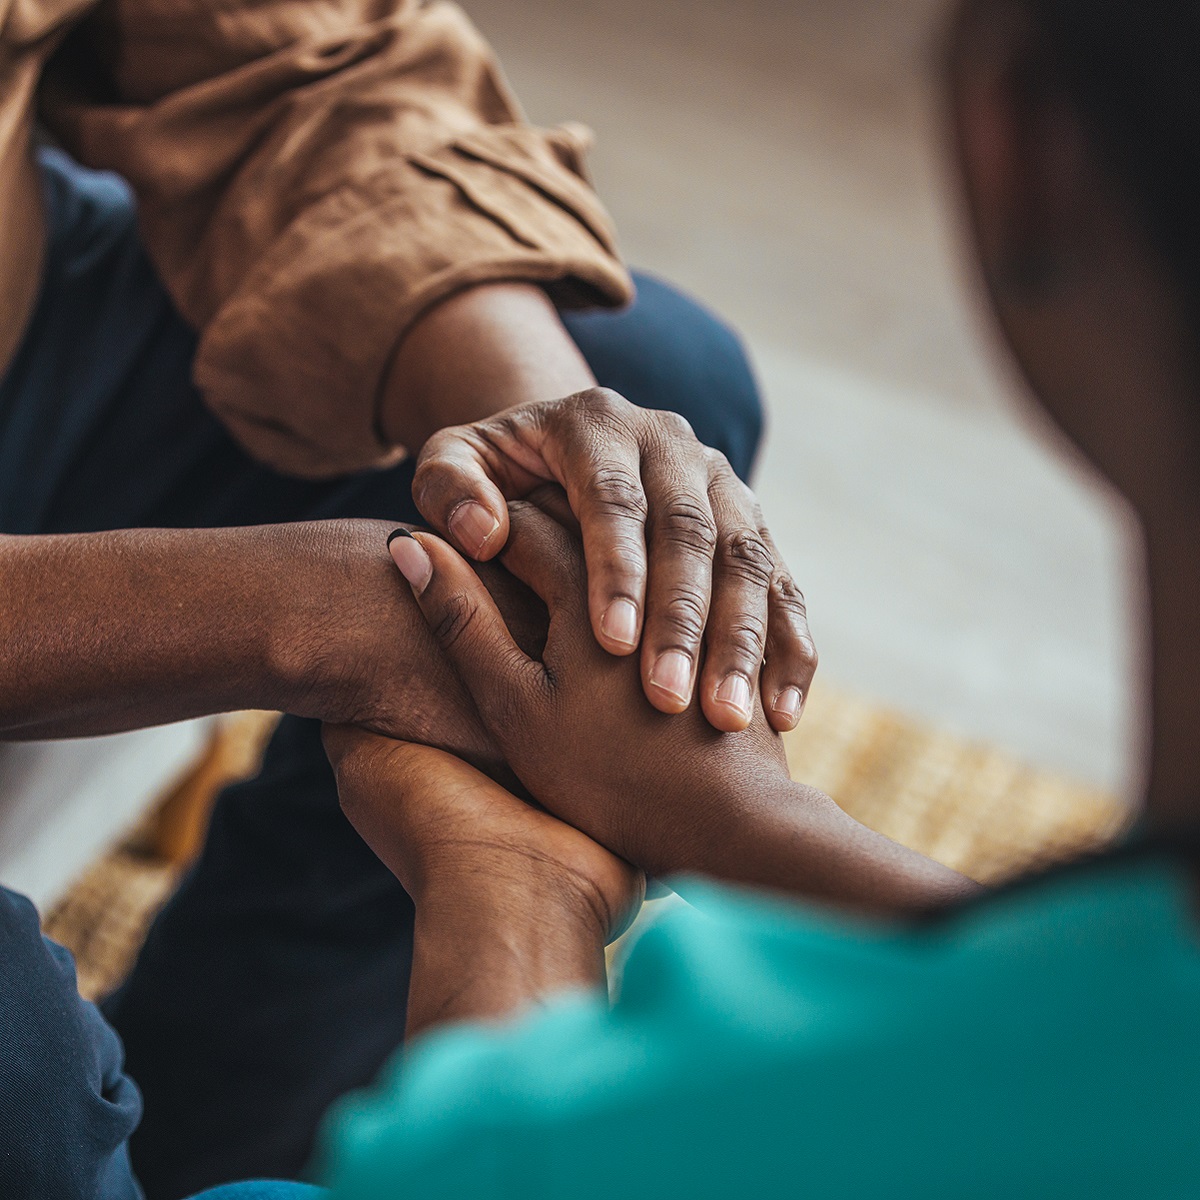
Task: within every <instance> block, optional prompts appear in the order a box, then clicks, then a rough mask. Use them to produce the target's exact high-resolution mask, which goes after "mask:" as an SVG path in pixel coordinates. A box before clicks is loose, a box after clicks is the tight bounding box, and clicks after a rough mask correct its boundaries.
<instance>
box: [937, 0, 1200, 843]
mask: <svg viewBox="0 0 1200 1200" xmlns="http://www.w3.org/2000/svg"><path fill="white" fill-rule="evenodd" d="M1198 59H1200V4H1197V3H1196V0H959V7H958V9H957V10H956V15H955V19H954V24H953V27H952V31H951V38H950V61H949V92H950V99H951V110H952V114H953V125H954V132H955V135H956V144H957V151H958V161H959V167H960V170H961V174H962V178H963V183H964V191H965V196H966V201H967V210H968V213H969V215H970V224H971V229H972V232H973V236H974V242H975V249H976V253H977V256H978V259H979V262H980V265H981V267H982V270H983V276H984V280H985V282H986V286H987V290H988V293H989V295H990V297H991V301H992V305H993V307H994V309H995V313H996V315H997V317H998V319H999V322H1000V325H1001V327H1002V329H1003V331H1004V334H1005V336H1006V338H1007V340H1008V342H1009V344H1010V346H1011V347H1012V350H1013V351H1014V353H1015V355H1016V358H1017V360H1018V362H1019V363H1020V365H1021V367H1022V369H1023V370H1024V373H1025V375H1026V377H1027V379H1028V381H1029V383H1030V385H1031V386H1032V389H1033V391H1034V392H1035V393H1036V394H1037V396H1038V398H1039V399H1040V400H1041V402H1042V404H1043V405H1044V407H1045V409H1046V410H1047V412H1048V413H1049V414H1050V416H1051V417H1052V418H1053V419H1054V420H1055V421H1057V422H1058V424H1059V425H1060V426H1061V428H1062V429H1063V430H1064V431H1065V432H1066V433H1067V435H1068V436H1069V437H1070V438H1071V439H1072V440H1073V441H1074V442H1075V443H1076V444H1077V445H1078V446H1079V447H1080V449H1082V450H1083V452H1084V453H1085V454H1086V455H1087V456H1088V457H1089V458H1090V459H1091V460H1092V462H1093V463H1094V464H1095V465H1096V466H1097V467H1098V468H1099V469H1100V470H1101V471H1102V472H1103V473H1104V474H1105V475H1107V476H1108V478H1109V479H1110V480H1111V481H1112V482H1113V483H1114V484H1115V485H1116V486H1117V487H1118V488H1119V489H1120V490H1121V491H1122V492H1123V493H1124V494H1125V496H1126V497H1127V498H1128V499H1129V501H1130V502H1131V503H1132V504H1133V506H1134V508H1135V509H1136V510H1137V513H1138V515H1139V517H1140V518H1141V523H1142V528H1143V531H1144V533H1145V541H1146V548H1147V551H1148V564H1149V583H1150V588H1149V593H1150V604H1151V616H1152V623H1151V624H1152V628H1151V652H1152V658H1151V667H1152V669H1151V673H1150V684H1151V689H1152V691H1151V701H1152V713H1153V716H1152V720H1151V726H1152V738H1151V745H1150V751H1151V753H1150V763H1149V768H1150V770H1149V775H1150V777H1149V781H1148V793H1147V804H1148V807H1149V811H1150V814H1151V816H1152V818H1153V820H1154V821H1156V822H1157V823H1160V824H1161V823H1171V822H1180V821H1186V822H1189V823H1194V822H1195V821H1196V820H1197V819H1200V807H1198V805H1200V736H1198V733H1197V729H1198V727H1200V689H1198V688H1197V686H1196V679H1197V676H1200V610H1198V606H1197V596H1200V220H1198V219H1197V215H1196V211H1195V210H1196V198H1197V193H1198V192H1200V89H1198V88H1197V87H1196V82H1195V81H1196V64H1197V60H1198ZM1132 686H1134V687H1136V686H1137V685H1136V683H1132Z"/></svg>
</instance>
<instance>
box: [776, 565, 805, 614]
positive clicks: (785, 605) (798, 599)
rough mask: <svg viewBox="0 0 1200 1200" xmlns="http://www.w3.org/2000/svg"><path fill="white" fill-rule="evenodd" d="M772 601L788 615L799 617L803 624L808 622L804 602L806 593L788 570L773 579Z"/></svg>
mask: <svg viewBox="0 0 1200 1200" xmlns="http://www.w3.org/2000/svg"><path fill="white" fill-rule="evenodd" d="M771 603H772V604H773V605H774V606H775V607H776V608H777V609H781V610H782V611H783V612H784V613H785V614H787V615H788V616H790V617H792V618H799V622H800V623H801V624H805V625H806V624H807V621H808V609H807V607H806V606H805V603H804V593H803V592H802V591H801V590H800V589H799V587H797V586H796V581H795V580H794V579H793V578H792V577H791V576H790V575H788V574H787V573H786V572H781V573H778V574H776V576H775V578H774V579H772V580H771Z"/></svg>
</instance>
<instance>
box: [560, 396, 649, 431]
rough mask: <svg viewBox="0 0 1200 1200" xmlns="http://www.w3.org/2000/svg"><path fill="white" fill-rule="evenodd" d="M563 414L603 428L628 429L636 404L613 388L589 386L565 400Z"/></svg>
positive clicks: (572, 420) (574, 421)
mask: <svg viewBox="0 0 1200 1200" xmlns="http://www.w3.org/2000/svg"><path fill="white" fill-rule="evenodd" d="M562 403H563V409H562V411H563V414H564V416H566V417H567V419H568V420H569V421H571V422H572V423H576V422H577V423H581V424H584V425H589V426H599V427H600V428H601V429H621V430H628V427H629V422H630V417H631V415H632V414H633V411H634V406H633V405H632V404H630V403H629V401H628V400H626V399H625V397H624V396H622V395H621V393H620V392H614V391H613V390H612V389H611V388H602V387H598V388H588V389H587V391H583V392H576V393H575V395H573V396H568V397H567V398H566V400H564V401H563V402H562Z"/></svg>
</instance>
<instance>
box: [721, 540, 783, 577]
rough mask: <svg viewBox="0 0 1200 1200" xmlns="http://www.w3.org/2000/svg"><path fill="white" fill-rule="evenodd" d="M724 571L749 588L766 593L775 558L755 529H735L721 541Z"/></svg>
mask: <svg viewBox="0 0 1200 1200" xmlns="http://www.w3.org/2000/svg"><path fill="white" fill-rule="evenodd" d="M721 560H722V565H723V566H724V567H725V569H726V570H727V571H728V572H729V573H730V574H732V575H733V576H735V577H736V578H738V579H741V580H743V581H744V582H745V583H748V584H749V585H750V586H752V587H754V588H757V589H759V590H760V591H764V592H765V591H767V590H768V589H769V588H770V586H771V580H772V579H773V578H774V575H775V556H774V555H773V554H772V553H771V549H770V547H769V546H768V545H767V543H766V542H765V541H764V540H763V537H762V534H760V533H759V532H758V530H757V529H749V528H747V529H737V530H733V531H732V532H730V533H727V534H726V535H725V536H724V537H723V538H722V540H721Z"/></svg>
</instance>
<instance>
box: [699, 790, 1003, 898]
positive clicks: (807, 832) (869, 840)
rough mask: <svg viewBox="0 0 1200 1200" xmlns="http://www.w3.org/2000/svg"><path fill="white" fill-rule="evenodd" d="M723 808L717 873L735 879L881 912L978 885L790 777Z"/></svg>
mask: <svg viewBox="0 0 1200 1200" xmlns="http://www.w3.org/2000/svg"><path fill="white" fill-rule="evenodd" d="M725 811H726V814H727V824H726V827H725V828H724V830H723V836H722V837H721V838H719V839H718V842H717V843H716V844H717V846H718V852H717V855H718V862H717V870H716V871H715V872H714V873H715V874H716V875H717V876H718V877H719V878H722V879H725V880H728V881H730V882H734V883H742V884H746V885H749V886H752V887H760V888H766V889H769V890H772V891H778V892H782V893H785V894H788V895H791V896H799V897H803V898H806V899H814V900H826V901H830V902H833V903H837V904H841V905H846V906H848V907H851V908H855V909H860V910H863V911H867V912H871V913H877V914H895V913H903V912H919V911H924V910H929V909H935V908H938V907H942V906H945V905H947V904H950V903H953V902H955V901H958V900H961V899H964V898H965V897H967V896H969V895H971V894H973V893H975V892H977V891H978V890H979V885H978V884H976V883H974V882H973V881H972V880H970V879H968V878H967V877H966V876H964V875H961V874H959V873H958V872H957V871H953V870H951V869H950V868H949V867H945V866H943V865H942V864H941V863H938V862H935V861H933V860H932V859H929V858H926V857H925V856H924V855H922V854H919V853H917V852H916V851H914V850H910V849H909V848H908V847H906V846H902V845H900V844H899V843H897V842H893V841H891V840H890V839H889V838H887V837H884V836H883V835H882V834H879V833H876V832H875V831H874V830H872V829H868V828H867V827H866V826H865V825H862V824H860V823H859V822H858V821H856V820H854V818H853V817H851V816H850V815H849V814H848V813H846V812H845V811H844V810H843V809H842V808H840V807H839V806H838V804H837V803H836V802H835V801H834V800H833V799H832V798H831V797H829V796H827V795H826V794H825V793H824V792H821V791H819V790H818V789H816V788H813V787H809V786H808V785H806V784H802V783H798V782H796V781H794V780H792V779H790V778H783V779H779V780H775V781H771V782H768V783H767V784H765V785H764V786H762V787H760V788H758V789H757V790H756V791H755V792H754V794H753V795H752V796H750V797H748V798H746V797H745V796H744V793H743V797H742V798H740V799H739V800H737V801H736V802H735V803H734V804H731V805H728V806H727V807H726V809H725Z"/></svg>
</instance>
